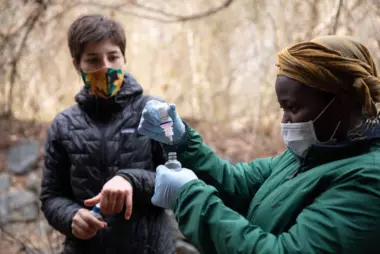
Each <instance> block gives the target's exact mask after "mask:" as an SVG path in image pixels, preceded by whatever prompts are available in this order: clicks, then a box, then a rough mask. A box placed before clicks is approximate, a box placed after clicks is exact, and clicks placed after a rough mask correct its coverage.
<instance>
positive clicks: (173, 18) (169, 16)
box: [76, 0, 235, 23]
mask: <svg viewBox="0 0 380 254" xmlns="http://www.w3.org/2000/svg"><path fill="white" fill-rule="evenodd" d="M234 1H235V0H226V1H225V2H224V3H222V4H221V5H220V6H218V7H215V8H211V9H209V10H206V11H203V12H200V13H197V14H194V15H188V16H183V15H177V14H174V13H168V12H165V11H162V10H158V9H155V8H152V7H148V6H145V5H141V4H136V3H134V2H132V1H129V2H127V3H124V4H116V5H108V4H101V3H96V2H93V1H78V2H76V4H77V5H91V6H96V7H99V8H102V9H112V10H114V11H117V12H119V13H122V14H125V15H130V16H134V17H138V18H141V19H147V20H152V21H157V22H160V23H176V22H185V21H190V20H197V19H202V18H205V17H208V16H211V15H213V14H215V13H217V12H219V11H221V10H222V9H225V8H227V7H229V6H230V5H231V4H232V3H233V2H234ZM128 4H129V5H135V6H136V7H138V8H140V9H143V10H145V11H148V12H152V13H153V15H150V14H140V13H137V12H133V11H129V10H121V8H122V7H125V6H126V5H128ZM157 14H160V15H162V16H163V17H165V18H162V17H157V16H155V15H157Z"/></svg>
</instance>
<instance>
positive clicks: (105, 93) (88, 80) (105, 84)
mask: <svg viewBox="0 0 380 254" xmlns="http://www.w3.org/2000/svg"><path fill="white" fill-rule="evenodd" d="M125 67H126V66H123V67H122V68H121V69H112V68H102V69H99V70H96V71H94V72H83V71H82V72H81V73H82V79H83V82H84V86H85V87H87V88H89V90H90V92H92V93H93V94H95V95H96V96H98V97H102V98H104V99H108V98H110V97H112V96H115V95H116V94H117V93H118V92H119V90H120V87H121V85H122V84H123V79H124V70H125Z"/></svg>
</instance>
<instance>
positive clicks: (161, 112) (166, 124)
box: [157, 103, 174, 143]
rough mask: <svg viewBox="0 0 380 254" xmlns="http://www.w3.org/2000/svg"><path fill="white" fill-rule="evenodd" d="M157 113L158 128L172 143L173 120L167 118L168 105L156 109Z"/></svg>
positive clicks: (164, 104) (163, 104) (161, 105)
mask: <svg viewBox="0 0 380 254" xmlns="http://www.w3.org/2000/svg"><path fill="white" fill-rule="evenodd" d="M157 113H158V116H159V117H160V122H161V124H160V126H161V128H162V129H163V130H164V132H165V136H166V137H168V138H169V141H170V143H173V135H174V134H173V120H172V119H171V118H170V117H169V105H168V104H167V103H162V104H160V105H159V106H158V107H157Z"/></svg>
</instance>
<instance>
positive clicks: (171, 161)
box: [165, 152, 182, 171]
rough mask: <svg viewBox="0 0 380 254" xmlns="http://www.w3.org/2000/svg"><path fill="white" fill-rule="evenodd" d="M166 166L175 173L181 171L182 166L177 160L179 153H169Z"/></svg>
mask: <svg viewBox="0 0 380 254" xmlns="http://www.w3.org/2000/svg"><path fill="white" fill-rule="evenodd" d="M165 166H166V167H167V168H168V169H172V170H175V171H180V170H181V169H182V164H181V162H179V161H178V160H177V153H176V152H169V153H168V161H167V162H166V163H165Z"/></svg>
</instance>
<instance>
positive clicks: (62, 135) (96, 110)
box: [41, 73, 174, 254]
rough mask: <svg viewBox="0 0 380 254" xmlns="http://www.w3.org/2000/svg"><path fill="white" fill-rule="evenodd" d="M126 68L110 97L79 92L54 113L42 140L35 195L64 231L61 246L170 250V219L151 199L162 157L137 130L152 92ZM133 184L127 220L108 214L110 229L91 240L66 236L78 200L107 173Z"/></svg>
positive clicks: (90, 250)
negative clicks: (42, 164) (121, 82)
mask: <svg viewBox="0 0 380 254" xmlns="http://www.w3.org/2000/svg"><path fill="white" fill-rule="evenodd" d="M142 92H143V91H142V88H141V86H140V85H139V84H138V83H137V82H136V81H135V80H134V79H133V78H132V77H131V76H130V74H128V73H126V74H125V78H124V85H123V86H122V88H121V90H120V91H119V93H118V94H117V95H116V96H115V97H114V98H112V99H110V100H103V99H99V98H96V97H95V96H93V95H91V94H90V93H88V90H86V89H82V91H81V92H80V93H79V94H78V95H77V96H76V98H75V99H76V101H77V104H76V105H74V106H72V107H70V108H68V109H66V110H65V111H63V112H61V113H60V114H58V115H57V117H56V118H55V119H54V121H53V123H52V125H51V126H50V129H49V132H48V139H47V142H46V145H45V168H44V172H43V180H42V192H41V202H42V207H41V209H42V211H43V212H44V214H45V216H46V218H47V220H48V221H49V223H50V224H51V225H52V226H53V227H54V228H55V229H57V230H59V231H60V232H61V233H63V234H65V235H66V242H65V247H64V248H65V250H64V253H70V254H76V253H123V254H124V253H137V254H138V253H144V254H145V253H152V254H153V253H160V254H161V253H162V254H167V253H173V252H174V241H173V236H172V232H171V231H170V224H169V218H168V217H167V215H166V214H165V212H164V210H163V209H161V208H158V207H155V206H153V205H152V204H151V203H150V199H151V197H152V195H153V192H154V178H155V174H154V170H155V168H156V166H157V165H159V164H162V163H164V157H163V150H162V148H161V146H160V145H159V144H158V143H157V142H155V141H153V140H151V139H148V138H147V137H145V136H142V135H140V134H138V132H137V126H138V123H139V120H140V117H141V111H142V109H143V107H144V105H145V103H146V101H148V100H149V99H152V97H148V96H144V95H143V94H142ZM115 175H121V176H123V177H124V178H125V179H127V180H128V181H129V182H130V183H131V184H132V186H133V212H132V217H131V219H130V220H129V221H126V220H125V219H124V218H123V214H124V211H123V212H122V213H120V214H118V215H114V216H106V217H105V221H106V222H107V223H108V226H109V228H107V229H103V230H101V231H99V232H98V234H97V235H96V236H95V237H94V238H92V239H90V240H79V239H77V238H75V237H74V236H73V235H72V232H71V222H72V218H73V216H74V214H75V213H76V212H77V211H78V209H79V208H83V207H84V206H83V201H84V200H86V199H88V198H91V197H94V196H95V195H97V194H98V193H99V192H100V191H101V189H102V186H103V185H104V184H105V183H106V182H107V181H108V180H109V179H111V178H112V177H113V176H115Z"/></svg>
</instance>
